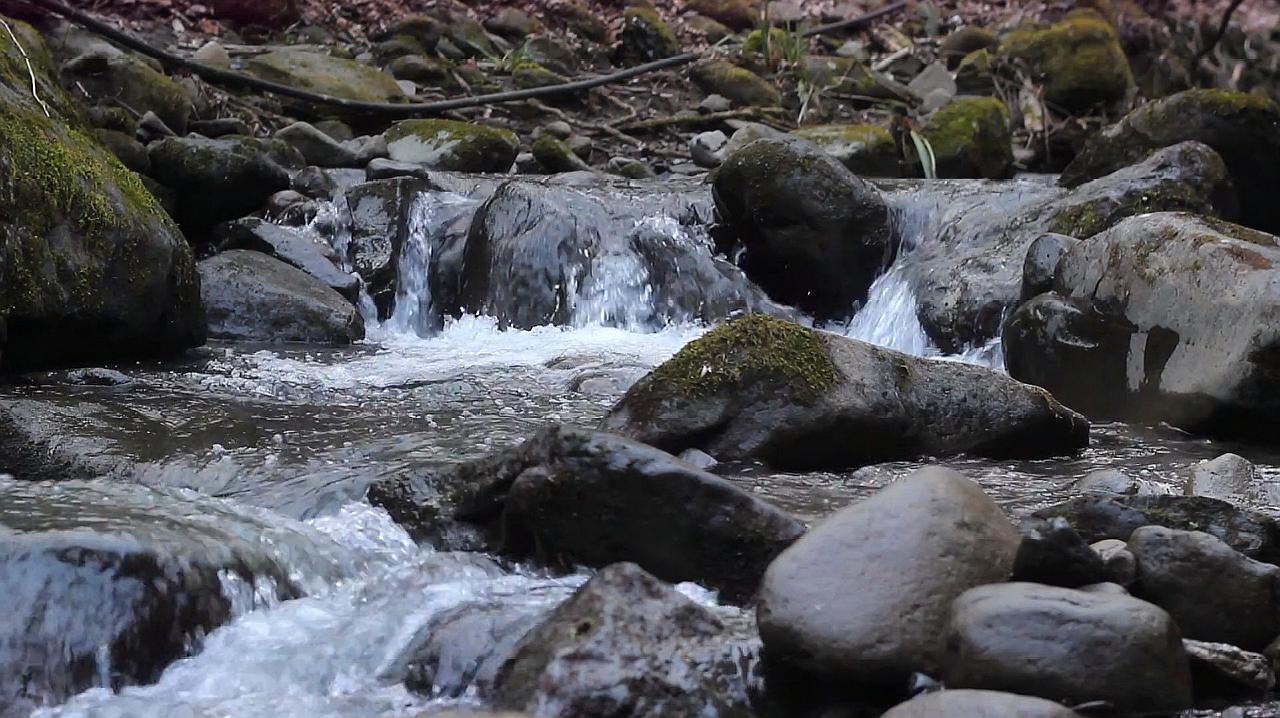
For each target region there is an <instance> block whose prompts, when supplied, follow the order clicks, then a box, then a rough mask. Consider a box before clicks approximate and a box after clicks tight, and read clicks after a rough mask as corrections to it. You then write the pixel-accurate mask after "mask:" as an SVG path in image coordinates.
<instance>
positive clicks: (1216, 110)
mask: <svg viewBox="0 0 1280 718" xmlns="http://www.w3.org/2000/svg"><path fill="white" fill-rule="evenodd" d="M1189 140H1194V141H1197V142H1203V143H1204V144H1206V145H1208V146H1210V147H1212V148H1213V149H1214V150H1215V151H1216V152H1217V153H1218V154H1220V155H1222V159H1223V160H1225V161H1226V164H1227V167H1228V168H1229V169H1230V171H1231V177H1232V178H1233V179H1234V180H1235V185H1236V187H1237V189H1238V191H1239V192H1240V205H1241V220H1242V222H1243V223H1244V224H1246V225H1249V226H1251V227H1254V228H1256V229H1261V230H1264V231H1267V232H1272V233H1280V204H1277V203H1276V201H1275V194H1276V191H1277V190H1278V189H1280V104H1277V103H1276V101H1275V100H1272V99H1268V98H1266V97H1262V96H1260V95H1253V94H1246V93H1243V92H1230V91H1226V90H1187V91H1185V92H1180V93H1178V94H1176V95H1173V96H1171V97H1166V98H1163V99H1160V100H1156V101H1154V102H1150V103H1148V104H1146V105H1143V106H1142V107H1139V108H1138V109H1136V110H1134V111H1133V112H1130V113H1129V114H1128V115H1126V116H1125V117H1124V119H1122V120H1120V121H1119V122H1118V123H1116V124H1115V125H1112V126H1111V127H1109V128H1107V129H1106V130H1104V131H1103V132H1101V133H1098V134H1096V135H1094V136H1093V137H1091V138H1090V139H1089V141H1088V142H1086V143H1085V145H1084V148H1083V149H1082V150H1081V151H1080V154H1079V155H1077V156H1076V158H1075V160H1073V161H1072V162H1071V164H1070V165H1069V166H1068V167H1067V168H1066V170H1065V171H1064V172H1063V173H1062V178H1061V182H1062V184H1063V185H1064V186H1067V187H1074V186H1076V185H1079V184H1082V183H1084V182H1086V181H1088V180H1091V179H1094V178H1096V177H1101V176H1103V175H1105V174H1108V173H1110V172H1114V171H1115V170H1117V169H1119V168H1121V167H1124V166H1126V165H1129V164H1133V163H1134V162H1136V161H1138V160H1140V159H1142V158H1144V157H1147V156H1149V155H1150V154H1151V153H1152V152H1154V151H1155V150H1157V149H1159V148H1161V147H1168V146H1169V145H1173V144H1177V143H1179V142H1186V141H1189Z"/></svg>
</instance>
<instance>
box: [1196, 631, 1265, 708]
mask: <svg viewBox="0 0 1280 718" xmlns="http://www.w3.org/2000/svg"><path fill="white" fill-rule="evenodd" d="M1182 647H1183V648H1184V649H1185V650H1186V652H1187V658H1188V659H1190V660H1191V679H1192V683H1193V684H1194V686H1195V692H1196V699H1197V700H1204V699H1206V698H1261V697H1262V696H1264V695H1266V694H1267V693H1268V692H1270V691H1271V689H1273V688H1275V686H1276V674H1275V669H1274V668H1273V667H1272V665H1271V659H1270V658H1267V657H1266V656H1264V655H1262V654H1260V653H1254V652H1252V651H1246V650H1243V649H1241V648H1238V647H1236V646H1232V645H1230V644H1227V643H1210V642H1207V641H1192V640H1189V639H1184V640H1183V641H1182Z"/></svg>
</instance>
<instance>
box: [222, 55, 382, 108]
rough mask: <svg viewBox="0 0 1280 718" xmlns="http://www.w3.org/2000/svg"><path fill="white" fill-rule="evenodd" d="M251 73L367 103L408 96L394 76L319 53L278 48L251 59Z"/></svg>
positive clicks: (248, 67) (265, 78)
mask: <svg viewBox="0 0 1280 718" xmlns="http://www.w3.org/2000/svg"><path fill="white" fill-rule="evenodd" d="M245 69H246V70H248V71H249V74H251V75H254V76H256V77H260V78H262V79H264V80H270V81H272V82H280V83H283V84H286V85H291V86H293V87H297V88H299V89H303V90H310V91H312V92H318V93H321V94H324V95H332V96H334V97H344V98H347V99H349V100H362V101H365V102H397V101H400V100H403V99H404V93H403V92H401V90H400V86H399V85H397V84H396V81H395V80H394V79H392V78H391V76H390V75H387V74H384V73H382V72H379V71H378V70H377V69H375V68H372V67H369V66H368V65H362V64H360V63H358V62H353V61H351V60H343V59H341V58H337V57H331V56H329V55H323V54H321V53H318V52H307V51H303V50H277V51H276V52H270V53H267V54H265V55H261V56H259V57H255V58H254V59H252V60H250V61H249V64H248V65H247V66H246V68H245Z"/></svg>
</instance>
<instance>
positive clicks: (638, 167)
mask: <svg viewBox="0 0 1280 718" xmlns="http://www.w3.org/2000/svg"><path fill="white" fill-rule="evenodd" d="M605 171H607V172H609V173H610V174H615V175H618V176H620V177H626V178H628V179H637V180H642V179H652V178H653V176H654V173H653V169H652V168H650V167H649V165H647V164H645V163H644V162H641V161H640V160H637V159H632V158H630V157H613V158H610V159H609V161H608V163H606V164H605Z"/></svg>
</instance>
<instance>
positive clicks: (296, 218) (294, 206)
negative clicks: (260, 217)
mask: <svg viewBox="0 0 1280 718" xmlns="http://www.w3.org/2000/svg"><path fill="white" fill-rule="evenodd" d="M320 211H321V206H320V203H319V202H317V201H315V200H313V199H310V198H308V197H306V196H305V195H303V194H302V193H301V192H295V191H293V190H291V189H286V190H280V191H279V192H276V193H275V194H273V195H271V198H270V199H268V200H267V211H266V214H265V215H264V216H265V217H266V218H267V220H268V221H270V222H272V223H275V224H279V225H283V226H286V227H301V226H303V225H306V224H309V223H311V222H312V221H313V220H315V218H316V217H317V216H319V214H320Z"/></svg>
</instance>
